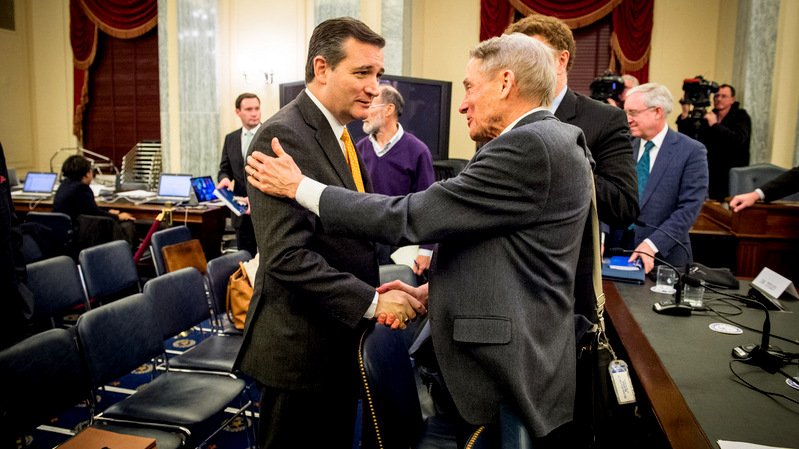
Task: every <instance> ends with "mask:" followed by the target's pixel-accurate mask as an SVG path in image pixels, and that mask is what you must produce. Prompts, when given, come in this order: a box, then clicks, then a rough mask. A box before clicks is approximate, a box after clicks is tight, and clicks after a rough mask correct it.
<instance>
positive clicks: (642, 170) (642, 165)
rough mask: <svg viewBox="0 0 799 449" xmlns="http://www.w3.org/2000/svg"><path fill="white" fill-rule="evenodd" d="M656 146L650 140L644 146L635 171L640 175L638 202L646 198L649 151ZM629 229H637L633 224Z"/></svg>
mask: <svg viewBox="0 0 799 449" xmlns="http://www.w3.org/2000/svg"><path fill="white" fill-rule="evenodd" d="M654 146H655V144H654V143H653V142H652V141H651V140H649V141H647V142H646V143H645V144H644V154H643V155H641V159H639V160H638V165H636V166H635V171H636V172H637V173H638V200H639V201H640V200H641V197H643V196H644V188H645V187H646V181H647V180H649V150H651V149H652V148H653V147H654ZM627 229H629V230H631V231H632V230H633V229H635V224H631V225H630V227H628V228H627Z"/></svg>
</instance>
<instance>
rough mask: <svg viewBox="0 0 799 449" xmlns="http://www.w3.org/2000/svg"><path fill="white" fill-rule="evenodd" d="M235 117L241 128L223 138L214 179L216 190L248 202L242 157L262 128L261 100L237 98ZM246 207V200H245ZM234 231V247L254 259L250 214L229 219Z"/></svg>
mask: <svg viewBox="0 0 799 449" xmlns="http://www.w3.org/2000/svg"><path fill="white" fill-rule="evenodd" d="M236 115H238V116H239V119H240V120H241V128H239V129H237V130H235V131H233V132H232V133H230V134H228V135H227V136H225V144H224V145H223V146H222V162H220V163H219V174H218V175H217V177H216V179H217V182H218V183H219V184H217V186H216V188H217V189H228V190H231V186H232V190H233V194H234V195H236V196H240V197H242V198H243V199H244V200H247V183H246V179H245V176H244V158H245V157H246V155H247V149H248V148H249V147H250V142H251V141H252V138H253V137H254V136H255V133H256V132H257V131H258V128H259V127H260V126H261V100H260V99H258V96H257V95H255V94H251V93H243V94H241V95H239V96H238V98H236ZM248 204H249V201H248ZM230 219H231V223H232V224H233V228H235V229H236V246H237V247H238V249H245V250H247V251H249V253H250V254H251V255H253V256H255V254H256V253H257V252H258V245H256V243H255V231H254V230H253V227H252V218H251V217H250V211H249V210H248V211H247V212H246V213H244V214H242V215H240V216H236V215H235V214H233V215H231V217H230Z"/></svg>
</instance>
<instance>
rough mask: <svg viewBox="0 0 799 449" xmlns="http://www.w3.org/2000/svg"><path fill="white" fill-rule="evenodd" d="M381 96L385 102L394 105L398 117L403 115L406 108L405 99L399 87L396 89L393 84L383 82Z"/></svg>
mask: <svg viewBox="0 0 799 449" xmlns="http://www.w3.org/2000/svg"><path fill="white" fill-rule="evenodd" d="M380 98H382V99H383V103H385V104H393V105H394V114H395V115H396V116H397V118H400V117H402V112H403V111H404V110H405V99H404V98H402V95H401V94H400V93H399V91H398V90H397V89H394V87H393V86H389V85H388V84H381V85H380Z"/></svg>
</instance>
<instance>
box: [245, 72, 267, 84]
mask: <svg viewBox="0 0 799 449" xmlns="http://www.w3.org/2000/svg"><path fill="white" fill-rule="evenodd" d="M263 73H264V81H265V82H266V84H272V83H273V82H274V81H275V72H263ZM241 76H243V77H244V82H245V83H246V82H247V72H241Z"/></svg>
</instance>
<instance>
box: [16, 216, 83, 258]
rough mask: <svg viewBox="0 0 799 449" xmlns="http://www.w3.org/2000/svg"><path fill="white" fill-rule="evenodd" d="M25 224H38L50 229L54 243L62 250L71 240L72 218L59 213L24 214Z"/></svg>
mask: <svg viewBox="0 0 799 449" xmlns="http://www.w3.org/2000/svg"><path fill="white" fill-rule="evenodd" d="M25 222H26V223H40V224H43V225H44V226H47V227H48V228H50V230H51V231H53V235H54V236H55V238H56V242H57V243H58V245H60V247H61V248H62V249H63V248H64V247H66V245H67V244H68V243H69V241H70V240H71V239H72V234H73V231H72V218H70V216H69V215H67V214H64V213H61V212H36V211H32V212H28V213H27V214H25Z"/></svg>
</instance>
